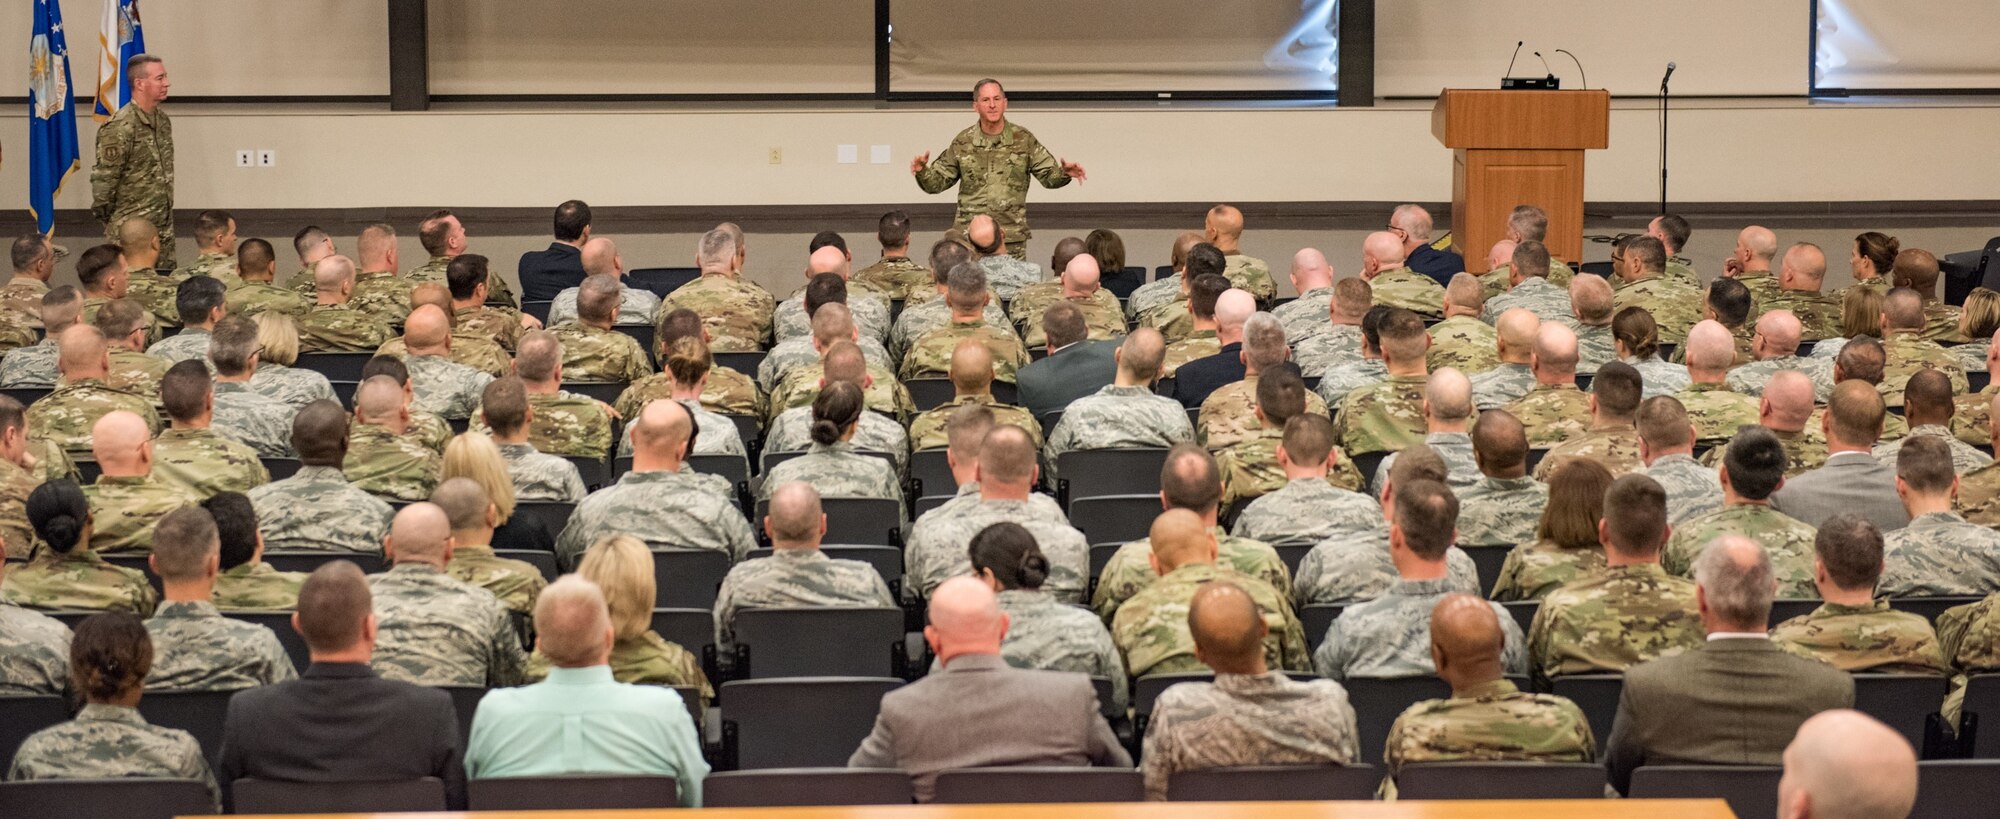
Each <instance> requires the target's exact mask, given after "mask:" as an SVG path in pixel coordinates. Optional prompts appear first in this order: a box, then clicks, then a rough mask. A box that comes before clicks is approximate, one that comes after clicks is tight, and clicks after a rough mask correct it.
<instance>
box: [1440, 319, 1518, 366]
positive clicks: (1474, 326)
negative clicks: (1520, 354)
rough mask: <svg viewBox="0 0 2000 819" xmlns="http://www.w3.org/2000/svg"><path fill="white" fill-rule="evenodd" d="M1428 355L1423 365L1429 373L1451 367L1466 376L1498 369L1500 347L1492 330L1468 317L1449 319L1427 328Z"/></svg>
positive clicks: (1481, 322)
mask: <svg viewBox="0 0 2000 819" xmlns="http://www.w3.org/2000/svg"><path fill="white" fill-rule="evenodd" d="M1426 332H1428V333H1430V336H1431V349H1430V352H1428V353H1425V354H1424V364H1425V365H1426V368H1427V369H1429V370H1430V371H1431V372H1437V371H1438V370H1441V369H1443V368H1445V367H1452V368H1455V369H1457V370H1458V371H1459V372H1462V373H1465V374H1466V375H1472V374H1474V373H1481V372H1485V371H1487V370H1490V369H1493V368H1494V367H1498V366H1500V347H1499V342H1498V340H1497V337H1496V336H1495V335H1494V333H1493V328H1492V326H1490V325H1488V324H1486V323H1485V322H1483V321H1480V320H1479V319H1476V318H1473V317H1471V316H1452V317H1451V318H1448V319H1445V320H1444V321H1441V322H1438V323H1436V324H1433V325H1431V326H1430V329H1429V330H1427V331H1426Z"/></svg>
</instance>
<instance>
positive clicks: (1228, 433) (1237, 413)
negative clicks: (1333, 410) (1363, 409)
mask: <svg viewBox="0 0 2000 819" xmlns="http://www.w3.org/2000/svg"><path fill="white" fill-rule="evenodd" d="M1256 403H1257V374H1256V373H1251V374H1249V375H1245V376H1244V377H1243V380H1242V381H1237V382H1235V383H1232V384H1224V385H1223V386H1222V387H1221V388H1220V389H1218V390H1216V391H1215V392H1212V393H1209V394H1208V397H1207V398H1204V399H1202V402H1201V416H1200V423H1199V424H1198V425H1197V426H1196V427H1195V431H1194V432H1195V441H1196V442H1197V443H1200V444H1201V445H1202V446H1204V447H1207V448H1208V450H1209V451H1210V452H1214V451H1216V450H1220V449H1227V448H1229V447H1231V446H1234V445H1236V444H1238V443H1242V442H1243V440H1244V439H1246V438H1248V437H1251V436H1252V435H1254V434H1256V432H1257V428H1258V427H1261V426H1263V422H1262V421H1259V420H1257V413H1256V411H1255V409H1254V407H1255V406H1256ZM1306 412H1307V413H1310V414H1313V415H1319V416H1325V415H1326V414H1327V408H1326V401H1325V400H1324V399H1322V398H1320V397H1319V394H1317V393H1312V392H1308V393H1306Z"/></svg>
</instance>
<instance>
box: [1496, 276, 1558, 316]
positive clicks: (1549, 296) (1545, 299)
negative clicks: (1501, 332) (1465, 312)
mask: <svg viewBox="0 0 2000 819" xmlns="http://www.w3.org/2000/svg"><path fill="white" fill-rule="evenodd" d="M1516 307H1520V308H1523V309H1525V310H1527V311H1528V312H1530V313H1534V314H1535V317H1536V318H1539V319H1541V320H1543V321H1553V322H1562V321H1563V320H1565V319H1569V318H1574V317H1575V316H1576V309H1575V308H1573V307H1571V306H1570V303H1569V288H1568V287H1565V286H1563V285H1559V284H1556V283H1554V282H1551V281H1549V280H1548V279H1545V278H1543V277H1541V276H1530V277H1528V278H1526V279H1523V280H1522V281H1521V283H1520V284H1518V285H1515V287H1514V289H1512V290H1509V291H1507V292H1505V293H1502V294H1500V295H1498V296H1494V297H1492V298H1490V299H1487V300H1486V305H1485V306H1484V307H1483V308H1481V309H1480V312H1479V319H1480V320H1481V321H1484V322H1486V323H1488V324H1493V323H1495V322H1498V321H1499V320H1500V314H1501V313H1505V312H1507V311H1508V310H1512V309H1514V308H1516Z"/></svg>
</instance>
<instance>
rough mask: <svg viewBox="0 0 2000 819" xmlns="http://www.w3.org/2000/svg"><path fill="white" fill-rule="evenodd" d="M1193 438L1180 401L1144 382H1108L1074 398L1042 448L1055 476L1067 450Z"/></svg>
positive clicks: (1161, 443)
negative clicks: (1127, 384) (1124, 384)
mask: <svg viewBox="0 0 2000 819" xmlns="http://www.w3.org/2000/svg"><path fill="white" fill-rule="evenodd" d="M1192 440H1194V425H1192V424H1190V423H1188V417H1187V410H1186V409H1184V408H1182V407H1181V404H1180V402H1179V401H1175V400H1174V399H1172V398H1168V397H1166V396H1163V395H1154V394H1153V391H1152V390H1149V389H1147V388H1145V387H1121V386H1119V385H1117V384H1108V385H1106V386H1105V387H1104V388H1103V389H1100V390H1098V391H1097V392H1094V393H1091V394H1090V395H1086V396H1084V397H1082V398H1078V399H1076V400H1075V401H1072V402H1070V405H1069V408H1068V409H1065V410H1063V415H1062V420H1060V421H1057V422H1056V426H1055V428H1054V429H1051V430H1049V439H1048V443H1047V444H1046V445H1044V446H1043V448H1042V452H1043V454H1044V455H1046V456H1047V459H1048V462H1049V470H1050V473H1049V477H1050V478H1054V477H1055V465H1056V459H1057V458H1058V457H1060V456H1061V455H1062V454H1063V453H1065V452H1075V451H1077V450H1091V449H1132V448H1137V447H1158V448H1162V449H1164V448H1167V447H1171V446H1173V445H1174V444H1179V443H1185V442H1188V441H1192Z"/></svg>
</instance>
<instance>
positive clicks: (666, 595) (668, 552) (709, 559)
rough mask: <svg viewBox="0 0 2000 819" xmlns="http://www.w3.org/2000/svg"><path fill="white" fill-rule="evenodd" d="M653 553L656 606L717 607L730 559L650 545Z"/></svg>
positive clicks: (719, 554) (708, 551) (706, 552)
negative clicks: (717, 599)
mask: <svg viewBox="0 0 2000 819" xmlns="http://www.w3.org/2000/svg"><path fill="white" fill-rule="evenodd" d="M647 546H648V547H650V548H651V549H652V552H653V583H654V585H655V586H657V587H658V591H657V593H656V597H655V601H654V605H656V606H659V607H660V608H695V609H706V608H713V607H714V606H715V591H716V589H717V588H719V587H720V586H721V585H722V578H723V577H725V576H727V575H728V574H729V555H726V554H723V553H722V552H718V551H715V550H713V549H673V548H666V547H664V546H663V545H662V544H657V543H653V544H647Z"/></svg>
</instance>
